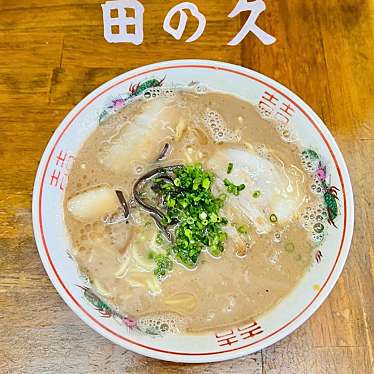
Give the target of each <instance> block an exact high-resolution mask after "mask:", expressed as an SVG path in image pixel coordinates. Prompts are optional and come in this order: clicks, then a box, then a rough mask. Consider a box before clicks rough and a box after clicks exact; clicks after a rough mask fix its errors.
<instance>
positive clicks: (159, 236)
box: [156, 232, 165, 245]
mask: <svg viewBox="0 0 374 374" xmlns="http://www.w3.org/2000/svg"><path fill="white" fill-rule="evenodd" d="M164 242H165V239H164V237H163V235H162V234H161V233H160V232H159V233H158V234H157V236H156V244H158V245H161V244H163V243H164Z"/></svg>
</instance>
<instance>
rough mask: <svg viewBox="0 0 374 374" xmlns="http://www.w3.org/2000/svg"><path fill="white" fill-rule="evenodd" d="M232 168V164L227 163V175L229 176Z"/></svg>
mask: <svg viewBox="0 0 374 374" xmlns="http://www.w3.org/2000/svg"><path fill="white" fill-rule="evenodd" d="M233 167H234V164H233V163H232V162H229V164H228V165H227V174H230V173H231V172H232V169H233Z"/></svg>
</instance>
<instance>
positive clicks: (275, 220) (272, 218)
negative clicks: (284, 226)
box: [269, 214, 278, 223]
mask: <svg viewBox="0 0 374 374" xmlns="http://www.w3.org/2000/svg"><path fill="white" fill-rule="evenodd" d="M269 219H270V222H271V223H276V222H278V217H277V216H276V215H275V214H271V215H270V217H269Z"/></svg>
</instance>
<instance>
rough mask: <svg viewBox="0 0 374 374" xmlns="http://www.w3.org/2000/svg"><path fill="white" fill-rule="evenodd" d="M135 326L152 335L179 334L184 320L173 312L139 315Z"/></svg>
mask: <svg viewBox="0 0 374 374" xmlns="http://www.w3.org/2000/svg"><path fill="white" fill-rule="evenodd" d="M137 327H138V328H139V329H140V330H142V331H144V332H146V333H148V334H153V335H163V334H180V333H182V332H184V331H185V328H186V321H185V320H184V319H183V318H181V317H180V316H179V315H177V314H175V313H162V314H151V315H148V316H145V317H140V318H139V319H138V321H137Z"/></svg>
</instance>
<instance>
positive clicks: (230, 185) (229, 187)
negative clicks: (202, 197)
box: [223, 178, 245, 196]
mask: <svg viewBox="0 0 374 374" xmlns="http://www.w3.org/2000/svg"><path fill="white" fill-rule="evenodd" d="M223 183H224V185H225V186H226V187H227V192H229V193H232V194H234V195H235V196H239V193H240V192H241V191H243V190H244V189H245V184H240V185H239V186H237V185H235V184H234V183H232V182H231V181H229V180H228V179H227V178H225V179H224V181H223Z"/></svg>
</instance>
